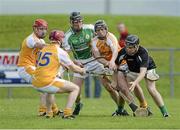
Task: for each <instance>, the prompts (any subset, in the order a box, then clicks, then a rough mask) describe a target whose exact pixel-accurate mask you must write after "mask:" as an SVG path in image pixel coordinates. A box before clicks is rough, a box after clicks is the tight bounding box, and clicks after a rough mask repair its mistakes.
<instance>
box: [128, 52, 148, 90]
mask: <svg viewBox="0 0 180 130" xmlns="http://www.w3.org/2000/svg"><path fill="white" fill-rule="evenodd" d="M139 58H141V64H140V73H139V75H138V77H137V78H136V80H135V81H134V82H131V83H130V84H131V87H130V90H131V91H133V90H134V88H135V86H137V84H139V82H140V81H141V80H142V79H143V78H144V77H145V75H146V72H147V67H148V61H149V56H148V53H147V52H144V53H143V54H141V55H140V56H139Z"/></svg>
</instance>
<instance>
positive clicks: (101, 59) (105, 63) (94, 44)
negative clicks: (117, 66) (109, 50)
mask: <svg viewBox="0 0 180 130" xmlns="http://www.w3.org/2000/svg"><path fill="white" fill-rule="evenodd" d="M91 46H92V52H93V56H94V58H98V57H100V56H101V55H100V53H99V50H98V48H97V47H96V43H95V42H93V41H92V42H91ZM97 61H98V62H100V63H102V64H103V65H104V66H107V65H108V64H109V61H107V60H106V59H104V58H100V59H97Z"/></svg>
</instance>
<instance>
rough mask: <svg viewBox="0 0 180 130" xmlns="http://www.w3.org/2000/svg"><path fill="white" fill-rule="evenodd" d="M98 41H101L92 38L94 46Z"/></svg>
mask: <svg viewBox="0 0 180 130" xmlns="http://www.w3.org/2000/svg"><path fill="white" fill-rule="evenodd" d="M98 41H99V39H98V37H97V36H95V37H93V38H92V44H96V43H97V42H98Z"/></svg>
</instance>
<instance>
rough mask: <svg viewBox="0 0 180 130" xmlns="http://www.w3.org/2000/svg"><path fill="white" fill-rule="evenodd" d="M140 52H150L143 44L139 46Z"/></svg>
mask: <svg viewBox="0 0 180 130" xmlns="http://www.w3.org/2000/svg"><path fill="white" fill-rule="evenodd" d="M138 52H139V53H142V54H144V53H148V50H147V49H146V48H144V47H142V46H139V49H138Z"/></svg>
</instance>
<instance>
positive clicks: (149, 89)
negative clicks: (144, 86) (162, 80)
mask: <svg viewBox="0 0 180 130" xmlns="http://www.w3.org/2000/svg"><path fill="white" fill-rule="evenodd" d="M148 91H149V93H150V94H151V95H153V94H154V93H156V91H157V90H156V87H154V86H148Z"/></svg>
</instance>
